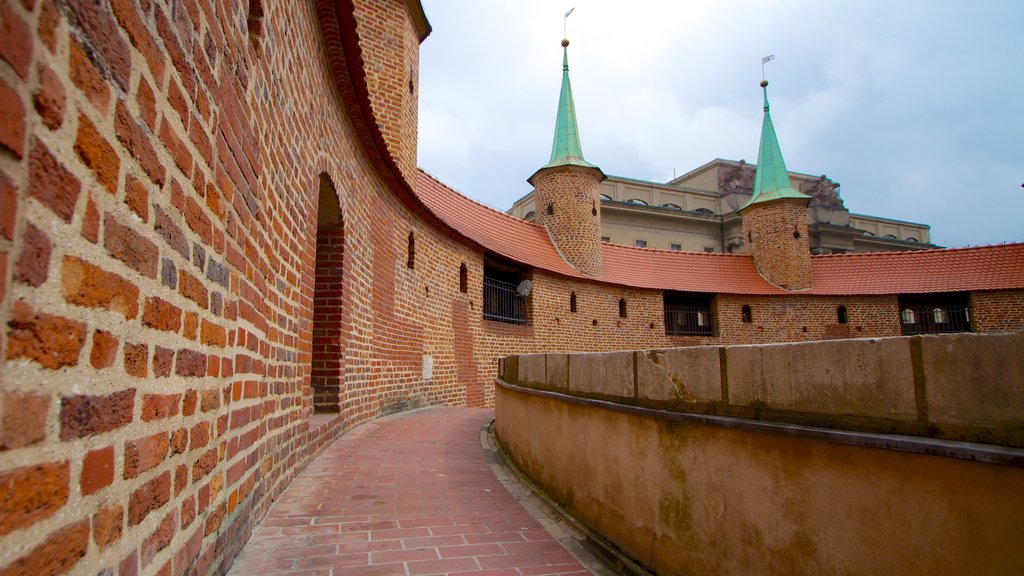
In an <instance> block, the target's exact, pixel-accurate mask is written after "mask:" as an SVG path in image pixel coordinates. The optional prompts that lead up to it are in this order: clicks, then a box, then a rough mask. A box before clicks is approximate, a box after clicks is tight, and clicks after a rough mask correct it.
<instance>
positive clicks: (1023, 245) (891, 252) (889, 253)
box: [811, 241, 1024, 259]
mask: <svg viewBox="0 0 1024 576" xmlns="http://www.w3.org/2000/svg"><path fill="white" fill-rule="evenodd" d="M993 248H1024V241H1022V242H1002V243H999V244H980V245H978V246H954V247H952V248H928V249H925V250H888V251H884V252H844V253H842V254H812V255H811V258H815V259H818V258H855V257H859V258H865V257H867V258H872V257H874V258H877V257H879V256H900V257H906V256H909V255H911V254H927V253H933V252H942V253H947V254H948V253H950V252H967V251H971V250H991V249H993Z"/></svg>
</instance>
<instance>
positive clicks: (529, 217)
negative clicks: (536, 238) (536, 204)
mask: <svg viewBox="0 0 1024 576" xmlns="http://www.w3.org/2000/svg"><path fill="white" fill-rule="evenodd" d="M536 217H537V213H536V212H534V211H533V210H530V211H529V212H527V213H526V216H523V220H533V219H534V218H536Z"/></svg>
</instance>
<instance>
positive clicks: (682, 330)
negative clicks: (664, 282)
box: [664, 292, 715, 336]
mask: <svg viewBox="0 0 1024 576" xmlns="http://www.w3.org/2000/svg"><path fill="white" fill-rule="evenodd" d="M664 302H665V334H668V335H670V336H713V335H714V333H715V327H714V318H713V316H712V314H711V309H712V306H711V302H712V295H711V294H689V293H684V292H665V293H664Z"/></svg>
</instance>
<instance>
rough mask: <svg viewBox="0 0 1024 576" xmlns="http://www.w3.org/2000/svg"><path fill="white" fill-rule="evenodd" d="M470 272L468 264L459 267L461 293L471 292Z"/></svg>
mask: <svg viewBox="0 0 1024 576" xmlns="http://www.w3.org/2000/svg"><path fill="white" fill-rule="evenodd" d="M468 277H469V272H468V271H467V270H466V263H465V262H463V263H462V264H461V265H459V292H462V293H463V294H465V293H466V292H469V278H468Z"/></svg>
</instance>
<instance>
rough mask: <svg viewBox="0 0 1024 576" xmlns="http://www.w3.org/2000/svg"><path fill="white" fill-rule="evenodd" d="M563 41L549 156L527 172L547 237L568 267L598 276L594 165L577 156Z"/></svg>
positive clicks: (597, 191)
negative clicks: (556, 107)
mask: <svg viewBox="0 0 1024 576" xmlns="http://www.w3.org/2000/svg"><path fill="white" fill-rule="evenodd" d="M568 46H569V41H568V40H565V39H563V40H562V91H561V94H560V95H559V97H558V116H557V118H556V119H555V139H554V143H553V144H552V146H551V161H550V162H548V163H547V164H545V165H544V166H543V167H542V168H541V169H540V170H537V171H536V172H535V173H534V174H533V176H530V178H529V179H528V182H529V183H530V184H532V185H533V188H534V201H535V203H536V209H535V210H536V214H537V216H536V218H537V220H536V221H537V223H538V224H540V225H541V226H543V227H544V228H545V229H546V230H547V231H548V235H549V236H550V237H551V241H552V242H553V243H554V245H555V247H556V248H557V249H558V251H559V253H560V254H561V256H562V258H564V259H565V261H566V262H568V263H569V264H570V265H572V267H573V268H576V269H577V270H579V271H580V272H583V273H584V274H588V275H590V276H600V275H601V270H602V265H601V201H600V196H599V194H600V184H601V181H602V180H604V179H605V175H604V173H603V172H602V171H601V169H600V168H598V167H597V166H594V165H593V164H591V163H589V162H587V161H586V160H584V159H583V150H582V149H581V148H580V135H579V130H578V128H577V125H576V106H575V104H573V99H572V86H571V85H570V84H569V55H568Z"/></svg>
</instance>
